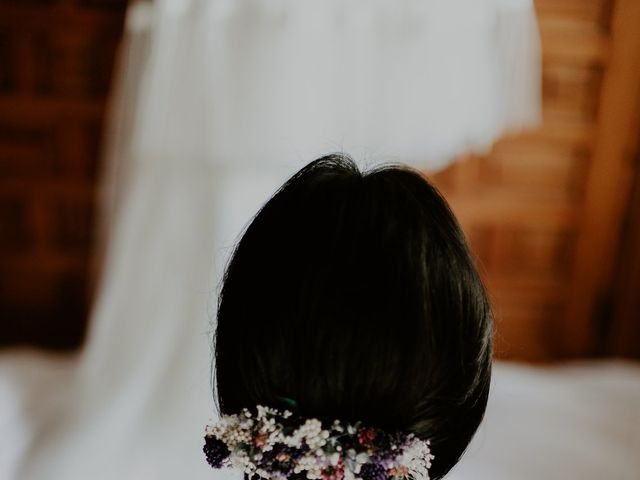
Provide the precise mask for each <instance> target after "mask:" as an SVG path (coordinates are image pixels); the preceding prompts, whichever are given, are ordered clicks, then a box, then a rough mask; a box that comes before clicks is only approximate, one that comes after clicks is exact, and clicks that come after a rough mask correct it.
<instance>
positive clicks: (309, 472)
mask: <svg viewBox="0 0 640 480" xmlns="http://www.w3.org/2000/svg"><path fill="white" fill-rule="evenodd" d="M204 452H205V454H206V457H207V462H208V463H209V464H210V465H211V466H212V467H213V468H223V467H231V468H238V469H241V470H242V471H244V472H245V473H246V474H248V475H249V477H252V476H254V475H257V476H258V477H261V478H265V479H276V480H287V479H289V478H290V477H294V476H295V477H306V478H307V479H310V480H390V479H393V480H401V479H412V480H428V479H429V468H430V467H431V460H433V458H434V456H433V455H432V454H431V451H430V448H429V441H428V440H426V441H425V440H421V439H419V438H417V437H416V436H415V435H414V434H413V433H402V432H395V433H388V432H386V431H384V430H381V429H379V428H373V427H366V426H363V425H362V424H361V422H357V423H355V424H348V423H347V424H343V423H342V422H341V421H340V420H334V421H333V422H332V423H331V424H330V425H323V422H321V421H320V420H318V419H315V418H299V417H295V416H294V415H293V414H292V413H291V412H290V411H288V410H285V411H283V412H281V411H279V410H276V409H274V408H270V407H265V406H262V405H258V406H257V409H256V412H255V413H252V412H251V411H249V410H248V409H243V410H242V411H241V412H240V413H239V414H236V415H223V416H222V417H221V418H220V419H219V420H218V422H217V423H215V424H214V425H211V426H208V427H207V429H206V434H205V445H204Z"/></svg>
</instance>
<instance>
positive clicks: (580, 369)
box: [0, 351, 640, 480]
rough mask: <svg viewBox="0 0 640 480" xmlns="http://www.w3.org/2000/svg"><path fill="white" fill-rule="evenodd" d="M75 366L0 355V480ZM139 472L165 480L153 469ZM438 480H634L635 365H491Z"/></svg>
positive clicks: (638, 412)
mask: <svg viewBox="0 0 640 480" xmlns="http://www.w3.org/2000/svg"><path fill="white" fill-rule="evenodd" d="M75 364H76V357H74V356H54V355H48V354H43V353H38V352H32V351H5V352H2V353H0V478H2V479H7V480H12V479H20V473H19V472H20V470H21V466H23V465H24V464H25V463H28V462H29V457H28V453H27V452H28V451H29V446H30V445H31V444H32V442H33V440H34V439H35V438H36V437H37V436H42V435H46V432H47V425H48V424H50V423H51V422H52V420H54V419H55V417H56V416H57V414H58V412H60V411H61V409H62V408H63V407H64V404H65V402H66V400H67V398H66V394H67V392H69V391H71V389H70V388H69V387H70V384H71V382H72V378H73V371H74V368H75ZM96 448H99V446H96ZM435 453H436V454H437V452H435ZM113 461H114V465H116V464H117V462H118V459H114V460H113ZM203 461H204V459H203ZM198 467H201V466H198ZM184 468H185V471H184V474H185V475H184V478H189V476H190V475H189V466H188V465H185V467H184ZM114 470H117V469H114ZM198 470H200V469H199V468H198ZM147 472H148V475H149V476H148V477H144V478H154V479H163V478H166V477H165V476H163V472H162V471H157V472H154V470H153V465H149V469H148V470H147ZM104 473H105V476H104V477H103V478H110V477H109V472H104ZM211 473H212V474H211V478H221V477H222V476H223V475H220V474H219V472H214V471H212V472H211ZM224 477H226V478H229V477H230V476H229V475H224ZM119 478H121V477H119ZM130 478H132V479H133V478H136V479H138V478H142V477H140V476H139V475H136V476H131V477H130ZM231 478H233V476H231ZM238 478H239V476H238ZM447 478H448V479H451V480H471V479H473V480H483V479H487V480H489V479H491V480H503V479H504V480H514V479H517V480H528V479H532V480H533V479H535V480H540V479H572V480H573V479H579V480H596V479H598V480H600V479H602V478H607V479H608V480H618V479H619V480H638V479H640V364H636V363H632V362H625V361H619V360H607V361H590V362H581V363H572V364H568V365H564V366H556V367H532V366H525V365H519V364H513V363H505V362H497V363H496V364H495V369H494V377H493V384H492V392H491V398H490V402H489V406H488V409H487V414H486V417H485V422H484V423H483V425H482V426H481V428H480V430H479V431H478V433H477V435H476V437H475V438H474V441H473V442H472V444H471V445H470V447H469V449H468V451H467V453H466V454H465V456H464V457H463V459H462V461H461V462H460V463H459V464H458V465H457V466H456V467H455V468H454V470H453V471H452V472H451V473H450V475H449V476H448V477H447ZM54 480H55V479H54ZM65 480H73V479H65ZM78 480H80V479H78Z"/></svg>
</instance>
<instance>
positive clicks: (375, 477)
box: [358, 463, 387, 480]
mask: <svg viewBox="0 0 640 480" xmlns="http://www.w3.org/2000/svg"><path fill="white" fill-rule="evenodd" d="M358 476H359V477H360V478H362V480H387V471H386V470H385V468H384V467H383V466H382V465H380V464H378V463H365V464H364V465H362V466H361V467H360V473H359V474H358Z"/></svg>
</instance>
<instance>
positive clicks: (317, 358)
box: [215, 155, 492, 479]
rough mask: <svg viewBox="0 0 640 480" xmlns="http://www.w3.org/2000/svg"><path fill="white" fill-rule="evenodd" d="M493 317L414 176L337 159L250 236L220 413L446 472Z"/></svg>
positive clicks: (237, 274) (230, 301) (458, 450)
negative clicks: (425, 447) (387, 449)
mask: <svg viewBox="0 0 640 480" xmlns="http://www.w3.org/2000/svg"><path fill="white" fill-rule="evenodd" d="M491 333H492V322H491V313H490V307H489V303H488V300H487V296H486V293H485V290H484V288H483V286H482V282H481V280H480V278H479V276H478V273H477V271H476V269H475V266H474V262H473V258H472V256H471V254H470V252H469V249H468V247H467V244H466V241H465V238H464V235H463V233H462V231H461V229H460V227H459V225H458V223H457V221H456V220H455V217H454V215H453V214H452V213H451V210H450V209H449V207H448V206H447V204H446V202H445V200H444V199H443V198H442V197H441V196H440V194H439V193H438V192H437V190H436V189H435V188H434V187H432V186H431V185H430V184H429V183H428V182H427V181H426V180H425V179H424V178H423V177H422V176H421V175H420V174H419V173H418V172H416V171H413V170H411V169H409V168H408V167H404V166H398V165H386V166H383V167H378V168H376V169H373V170H371V171H368V172H364V173H362V172H361V171H360V170H359V169H358V167H357V166H356V164H355V163H354V162H353V161H352V160H351V159H350V158H349V157H348V156H346V155H330V156H327V157H323V158H321V159H318V160H315V161H313V162H311V163H310V164H308V165H307V166H306V167H304V168H303V169H302V170H300V171H299V172H298V173H296V174H295V175H294V176H293V177H292V178H290V179H289V180H288V181H287V182H286V183H285V184H284V185H283V186H282V187H281V188H280V189H279V190H278V192H276V194H275V195H274V196H273V197H272V198H271V199H270V200H269V201H268V202H267V203H266V204H265V205H264V206H263V208H262V209H261V210H260V211H259V212H258V214H257V215H256V216H255V217H254V218H253V220H252V222H251V223H250V225H249V226H248V227H247V229H246V231H245V233H244V235H243V236H242V239H241V240H240V242H239V244H238V245H237V247H236V250H235V252H234V254H233V256H232V258H231V260H230V263H229V264H228V267H227V271H226V274H225V277H224V281H223V286H222V290H221V294H220V299H219V305H218V318H217V329H216V337H215V345H216V368H215V374H216V385H217V391H218V404H219V408H220V412H221V413H222V414H232V413H237V412H239V411H240V410H241V409H242V408H243V407H247V408H255V406H256V405H257V404H262V405H271V406H274V407H287V406H288V405H285V404H283V398H290V399H293V400H295V402H296V404H297V407H296V408H297V411H298V413H300V414H301V415H303V416H308V417H315V418H331V419H333V418H336V419H343V420H346V421H358V420H360V421H362V422H363V423H366V424H368V425H371V426H377V427H381V428H385V429H390V430H394V431H396V430H401V431H405V432H414V433H415V434H416V435H417V436H418V437H421V438H423V439H430V440H431V449H432V452H433V454H434V455H435V460H434V462H433V466H432V467H431V475H430V476H431V478H432V479H434V478H440V477H441V476H443V475H444V474H446V473H447V472H448V471H449V469H450V468H451V467H452V466H453V465H455V463H456V462H457V461H458V459H459V458H460V456H461V455H462V453H463V452H464V450H465V449H466V447H467V445H468V443H469V442H470V440H471V438H472V436H473V434H474V433H475V431H476V429H477V427H478V425H479V424H480V422H481V420H482V417H483V415H484V411H485V408H486V403H487V396H488V393H489V381H490V375H491Z"/></svg>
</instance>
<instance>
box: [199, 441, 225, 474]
mask: <svg viewBox="0 0 640 480" xmlns="http://www.w3.org/2000/svg"><path fill="white" fill-rule="evenodd" d="M204 442H205V443H204V447H203V448H202V450H203V451H204V454H205V455H206V456H207V463H209V465H211V466H212V467H213V468H220V467H222V462H223V461H224V460H225V459H226V458H227V457H228V456H229V454H230V453H231V452H230V451H229V448H228V447H227V445H226V443H224V442H223V441H222V440H219V439H217V438H216V437H213V436H209V435H208V436H206V437H204Z"/></svg>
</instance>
